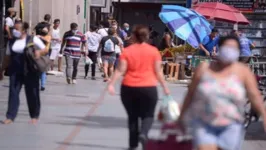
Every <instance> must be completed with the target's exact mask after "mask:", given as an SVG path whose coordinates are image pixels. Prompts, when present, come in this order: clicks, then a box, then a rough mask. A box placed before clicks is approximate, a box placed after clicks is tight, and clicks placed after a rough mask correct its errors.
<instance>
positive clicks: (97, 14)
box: [90, 0, 112, 25]
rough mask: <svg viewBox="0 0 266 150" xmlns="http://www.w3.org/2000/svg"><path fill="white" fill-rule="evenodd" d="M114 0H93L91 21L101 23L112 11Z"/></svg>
mask: <svg viewBox="0 0 266 150" xmlns="http://www.w3.org/2000/svg"><path fill="white" fill-rule="evenodd" d="M111 1H112V0H91V5H90V6H91V11H90V23H91V24H95V25H96V24H99V23H100V21H102V20H105V18H107V16H109V15H110V13H112V3H111Z"/></svg>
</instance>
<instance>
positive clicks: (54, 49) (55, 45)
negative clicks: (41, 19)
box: [50, 19, 62, 72]
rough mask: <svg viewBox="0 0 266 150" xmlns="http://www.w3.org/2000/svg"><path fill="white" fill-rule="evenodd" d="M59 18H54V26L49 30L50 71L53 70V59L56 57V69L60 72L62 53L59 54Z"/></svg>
mask: <svg viewBox="0 0 266 150" xmlns="http://www.w3.org/2000/svg"><path fill="white" fill-rule="evenodd" d="M59 25H60V20H59V19H55V20H54V26H53V28H52V31H51V36H52V42H51V54H50V60H51V71H53V70H54V61H55V59H56V58H57V57H58V71H59V72H62V69H61V67H62V55H60V54H59V52H60V48H61V42H62V40H61V37H60V28H59Z"/></svg>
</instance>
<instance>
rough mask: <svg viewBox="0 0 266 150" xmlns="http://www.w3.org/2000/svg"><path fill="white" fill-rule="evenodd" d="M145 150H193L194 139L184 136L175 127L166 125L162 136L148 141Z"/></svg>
mask: <svg viewBox="0 0 266 150" xmlns="http://www.w3.org/2000/svg"><path fill="white" fill-rule="evenodd" d="M145 150H193V144H192V137H191V136H189V135H182V133H181V132H180V131H179V130H178V128H177V127H176V126H174V125H169V124H165V125H164V126H163V128H162V133H161V136H160V137H159V138H158V139H151V140H148V141H147V143H146V145H145Z"/></svg>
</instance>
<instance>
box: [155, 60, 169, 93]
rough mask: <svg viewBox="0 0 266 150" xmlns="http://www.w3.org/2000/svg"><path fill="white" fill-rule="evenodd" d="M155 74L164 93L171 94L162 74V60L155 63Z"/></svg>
mask: <svg viewBox="0 0 266 150" xmlns="http://www.w3.org/2000/svg"><path fill="white" fill-rule="evenodd" d="M155 73H156V77H157V80H158V81H159V83H160V84H161V86H162V88H163V89H164V93H165V94H167V95H168V94H170V91H169V89H168V87H167V85H166V82H165V79H164V75H163V72H162V61H161V60H160V61H156V62H155Z"/></svg>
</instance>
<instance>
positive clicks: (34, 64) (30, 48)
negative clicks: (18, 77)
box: [24, 36, 50, 74]
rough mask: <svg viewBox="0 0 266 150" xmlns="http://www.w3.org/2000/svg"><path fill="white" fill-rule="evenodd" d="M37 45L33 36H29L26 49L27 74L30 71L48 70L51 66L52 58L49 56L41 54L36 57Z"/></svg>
mask: <svg viewBox="0 0 266 150" xmlns="http://www.w3.org/2000/svg"><path fill="white" fill-rule="evenodd" d="M35 50H36V49H35V47H34V43H33V36H28V37H27V46H26V48H25V49H24V57H25V74H26V73H28V72H36V73H42V72H46V71H47V70H48V69H49V66H50V59H49V57H48V56H41V57H40V58H38V59H36V58H35Z"/></svg>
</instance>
